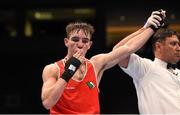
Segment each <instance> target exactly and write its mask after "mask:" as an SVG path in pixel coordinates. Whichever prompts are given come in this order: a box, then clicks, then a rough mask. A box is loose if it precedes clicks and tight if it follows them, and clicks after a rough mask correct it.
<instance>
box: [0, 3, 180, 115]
mask: <svg viewBox="0 0 180 115" xmlns="http://www.w3.org/2000/svg"><path fill="white" fill-rule="evenodd" d="M76 8H80V9H81V8H82V9H83V8H90V9H93V12H91V13H89V14H88V15H83V13H82V15H73V13H72V12H73V11H74V9H76ZM160 8H162V9H165V10H166V11H167V14H168V15H167V16H168V20H167V23H168V24H169V26H170V27H172V28H174V29H176V30H177V31H179V28H180V26H179V24H180V16H179V11H180V7H179V4H178V2H177V1H175V0H171V1H168V0H164V1H163V0H154V1H153V0H144V1H140V0H139V1H131V0H120V1H119V2H117V1H113V0H111V1H109V0H108V1H95V0H24V1H17V0H16V1H11V0H6V1H1V2H0V57H1V58H0V66H1V68H0V100H1V101H0V113H1V114H3V113H31V114H33V113H35V114H43V113H48V111H47V110H45V109H44V108H43V106H42V103H41V98H40V96H41V87H42V76H41V74H42V70H43V68H44V66H45V65H47V64H50V63H53V62H55V61H57V60H59V59H61V58H63V57H64V56H65V55H66V47H65V46H64V42H63V38H64V37H65V26H66V24H67V23H68V22H70V21H75V20H82V21H87V22H89V23H91V24H92V25H93V26H94V27H95V30H96V32H95V34H94V36H93V46H92V49H90V51H89V52H88V54H87V57H88V58H90V57H91V56H93V55H95V54H98V53H105V52H108V51H110V50H111V49H112V47H113V45H115V43H117V42H118V41H119V40H121V39H122V38H123V37H125V36H126V35H128V34H129V33H132V32H133V31H135V30H130V29H127V30H124V31H121V30H118V32H114V31H111V30H110V29H109V28H111V27H116V26H118V27H120V28H123V27H136V29H138V28H140V26H143V24H144V23H145V21H146V19H147V17H148V16H149V15H150V13H151V12H152V11H153V10H157V9H160ZM52 9H53V11H52V12H55V16H56V18H54V19H51V20H48V19H46V20H37V19H35V18H34V17H33V15H34V12H35V11H44V12H46V11H51V10H52ZM54 10H55V11H54ZM69 10H70V11H69ZM29 23H30V25H31V26H30V28H31V30H32V33H33V34H30V36H28V35H27V34H25V30H26V29H27V28H26V27H29V26H27V25H28V24H29ZM25 25H26V26H25ZM171 25H172V26H171ZM113 32H114V33H113ZM112 35H114V36H115V37H112ZM116 37H117V38H118V39H113V38H116ZM136 53H138V54H139V55H141V56H142V57H147V58H150V59H153V55H152V52H151V48H150V43H149V42H147V44H146V45H145V46H144V47H143V48H142V49H140V50H139V51H138V52H136ZM99 88H100V104H101V113H106V114H109V113H120V114H121V113H127V114H136V113H138V107H137V97H136V92H135V89H134V85H133V81H132V79H131V77H129V76H128V75H127V74H125V73H124V72H123V71H122V70H121V69H120V68H119V67H118V66H115V67H113V68H111V69H109V70H107V71H106V72H105V73H104V75H103V78H102V80H101V83H100V86H99Z"/></svg>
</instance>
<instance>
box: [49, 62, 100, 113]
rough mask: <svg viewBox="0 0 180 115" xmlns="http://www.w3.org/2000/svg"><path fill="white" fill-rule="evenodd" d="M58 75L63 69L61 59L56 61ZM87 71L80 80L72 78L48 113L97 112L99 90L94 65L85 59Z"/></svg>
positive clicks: (98, 108)
mask: <svg viewBox="0 0 180 115" xmlns="http://www.w3.org/2000/svg"><path fill="white" fill-rule="evenodd" d="M56 64H57V65H58V67H59V69H60V76H61V74H62V72H63V71H64V63H63V61H62V60H60V61H58V62H56ZM86 67H87V72H86V73H85V77H84V78H83V80H82V81H75V80H73V79H72V78H71V79H70V80H69V81H68V84H67V86H66V88H65V90H64V93H63V94H62V96H61V98H60V99H59V100H58V102H57V103H56V104H55V105H54V106H53V107H52V108H51V109H50V114H99V113H100V105H99V92H98V86H97V78H96V74H95V71H94V67H93V65H92V63H91V62H90V61H86Z"/></svg>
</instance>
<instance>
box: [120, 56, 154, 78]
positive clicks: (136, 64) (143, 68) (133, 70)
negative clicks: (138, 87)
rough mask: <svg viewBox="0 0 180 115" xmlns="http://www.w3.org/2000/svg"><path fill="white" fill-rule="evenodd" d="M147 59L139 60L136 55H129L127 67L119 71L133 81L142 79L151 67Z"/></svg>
mask: <svg viewBox="0 0 180 115" xmlns="http://www.w3.org/2000/svg"><path fill="white" fill-rule="evenodd" d="M151 62H152V61H150V60H149V59H146V58H141V57H139V56H138V55H137V54H131V56H130V59H129V63H128V67H127V68H123V67H121V69H122V70H123V71H124V72H125V73H127V74H128V75H129V76H130V77H132V78H133V79H135V80H140V79H142V78H143V77H144V76H145V74H146V73H147V71H148V70H149V68H150V66H151Z"/></svg>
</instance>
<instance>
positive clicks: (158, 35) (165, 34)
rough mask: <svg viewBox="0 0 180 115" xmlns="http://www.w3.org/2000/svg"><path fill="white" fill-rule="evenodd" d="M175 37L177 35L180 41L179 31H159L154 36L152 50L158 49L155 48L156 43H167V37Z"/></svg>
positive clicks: (163, 29)
mask: <svg viewBox="0 0 180 115" xmlns="http://www.w3.org/2000/svg"><path fill="white" fill-rule="evenodd" d="M173 35H176V36H177V37H178V39H180V34H179V33H178V32H177V31H175V30H172V29H169V28H161V29H159V30H158V31H157V32H156V33H155V34H154V35H153V38H152V48H153V51H154V50H155V49H156V48H155V43H156V42H162V41H165V39H166V38H167V37H171V36H173Z"/></svg>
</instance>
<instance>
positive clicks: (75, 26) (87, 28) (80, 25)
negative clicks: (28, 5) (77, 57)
mask: <svg viewBox="0 0 180 115" xmlns="http://www.w3.org/2000/svg"><path fill="white" fill-rule="evenodd" d="M74 30H76V31H77V32H78V31H79V30H83V31H84V33H85V34H86V35H88V34H90V36H91V37H92V34H93V33H94V27H93V26H92V25H91V24H88V23H85V22H73V23H72V22H71V23H69V24H68V25H67V26H66V35H67V37H68V38H69V35H70V33H71V32H72V31H74Z"/></svg>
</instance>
